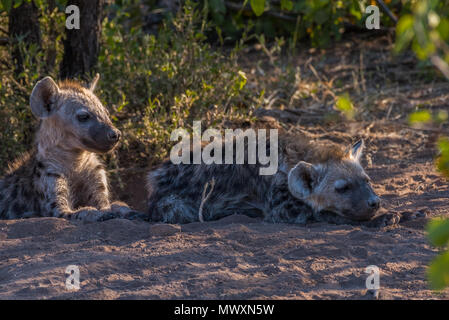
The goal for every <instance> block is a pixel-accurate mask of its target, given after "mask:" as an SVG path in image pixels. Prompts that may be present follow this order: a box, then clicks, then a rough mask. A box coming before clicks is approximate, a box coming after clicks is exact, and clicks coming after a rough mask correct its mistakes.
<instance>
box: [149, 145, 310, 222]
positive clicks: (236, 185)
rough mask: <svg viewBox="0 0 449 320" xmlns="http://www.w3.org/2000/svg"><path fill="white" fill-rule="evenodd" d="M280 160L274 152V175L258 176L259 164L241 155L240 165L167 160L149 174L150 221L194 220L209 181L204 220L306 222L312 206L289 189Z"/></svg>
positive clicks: (281, 159)
mask: <svg viewBox="0 0 449 320" xmlns="http://www.w3.org/2000/svg"><path fill="white" fill-rule="evenodd" d="M224 152H225V151H224V148H223V155H224ZM268 153H269V143H267V154H268ZM190 158H191V159H192V158H193V155H192V154H191V156H190ZM284 158H285V157H284V155H283V154H282V152H279V170H278V172H277V173H276V174H274V175H260V174H259V169H260V168H261V165H260V164H259V162H258V161H257V162H256V164H247V157H246V156H245V163H244V164H219V165H217V164H210V165H206V164H204V163H202V164H179V165H176V164H173V163H171V162H170V161H166V162H164V163H163V164H162V166H161V167H160V168H158V169H156V170H154V171H152V172H150V173H149V175H148V181H147V189H148V190H149V199H148V205H149V214H150V219H151V220H152V221H161V222H167V223H189V222H194V221H198V220H199V208H200V205H201V202H202V200H203V191H204V188H205V186H206V184H207V183H209V187H208V189H207V190H206V194H207V193H208V192H209V190H210V189H211V187H210V184H211V182H212V181H213V180H214V187H213V190H212V192H211V194H210V197H209V198H208V199H207V201H205V202H204V205H203V211H202V216H203V218H204V220H205V221H208V220H216V219H220V218H223V217H225V216H229V215H232V214H244V215H247V216H251V217H264V218H265V220H267V221H270V222H291V223H305V222H306V221H307V220H308V218H309V217H310V216H311V215H312V209H311V208H310V207H309V206H308V205H306V204H305V203H304V202H302V201H300V200H298V199H296V198H294V197H293V196H292V195H291V194H290V192H289V191H288V186H287V173H286V172H285V166H286V165H285V160H284ZM234 160H235V157H234ZM234 163H235V162H234ZM300 213H301V214H300Z"/></svg>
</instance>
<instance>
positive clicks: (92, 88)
mask: <svg viewBox="0 0 449 320" xmlns="http://www.w3.org/2000/svg"><path fill="white" fill-rule="evenodd" d="M98 80H100V74H99V73H97V74H96V75H95V78H94V79H93V80H92V82H91V83H90V85H89V90H90V91H92V92H94V91H95V88H96V87H97V83H98Z"/></svg>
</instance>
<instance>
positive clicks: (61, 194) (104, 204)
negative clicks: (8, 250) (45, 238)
mask: <svg viewBox="0 0 449 320" xmlns="http://www.w3.org/2000/svg"><path fill="white" fill-rule="evenodd" d="M97 81H98V75H97V76H96V78H95V79H94V81H93V82H92V84H91V85H90V86H89V88H84V87H83V86H81V85H80V84H78V83H77V82H72V81H64V82H61V83H59V85H57V84H56V83H55V82H54V81H53V80H52V79H51V78H50V77H46V78H44V79H42V80H40V81H39V82H38V83H37V84H36V86H35V87H34V89H33V91H32V93H31V97H30V107H31V111H32V113H33V114H34V115H35V116H36V117H37V118H39V119H40V126H39V130H38V132H37V136H36V146H35V148H34V149H33V150H32V151H31V152H29V153H27V154H26V155H24V156H22V157H21V158H19V159H17V160H16V161H15V162H14V163H13V164H12V165H10V168H9V171H8V172H7V174H6V176H5V177H4V178H3V179H1V180H0V218H1V219H15V218H27V217H42V216H50V217H65V218H71V219H82V220H87V221H99V220H105V219H109V218H112V217H115V216H120V215H121V214H122V215H125V214H127V213H130V212H131V211H130V209H129V208H128V207H126V205H124V204H122V203H114V204H113V205H112V206H111V204H110V202H109V190H108V181H107V177H106V173H105V170H104V168H103V165H102V164H101V162H100V161H99V160H98V158H97V155H96V154H97V153H105V152H108V151H110V150H112V149H113V148H114V147H115V146H116V145H117V143H118V141H119V139H120V131H119V130H117V129H116V128H115V127H114V126H113V125H112V123H111V121H110V119H109V113H108V111H107V109H106V108H105V107H104V106H103V105H102V104H101V102H100V100H99V99H98V98H97V97H96V96H95V94H94V93H93V91H94V89H95V86H96V83H97Z"/></svg>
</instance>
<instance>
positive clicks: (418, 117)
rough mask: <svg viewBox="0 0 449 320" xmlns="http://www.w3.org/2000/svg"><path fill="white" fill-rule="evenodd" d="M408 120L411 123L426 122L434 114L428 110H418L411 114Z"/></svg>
mask: <svg viewBox="0 0 449 320" xmlns="http://www.w3.org/2000/svg"><path fill="white" fill-rule="evenodd" d="M408 120H409V122H410V123H422V122H424V123H426V122H430V121H431V120H432V115H431V114H430V112H429V111H426V110H422V111H416V112H413V113H412V114H411V115H410V116H409V119H408Z"/></svg>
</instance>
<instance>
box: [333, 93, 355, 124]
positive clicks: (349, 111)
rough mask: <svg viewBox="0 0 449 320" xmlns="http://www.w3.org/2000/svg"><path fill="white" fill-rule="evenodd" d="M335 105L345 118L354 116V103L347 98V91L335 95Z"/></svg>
mask: <svg viewBox="0 0 449 320" xmlns="http://www.w3.org/2000/svg"><path fill="white" fill-rule="evenodd" d="M335 106H336V107H337V109H338V110H340V111H342V112H343V113H344V114H345V115H346V117H347V118H353V117H354V105H353V104H352V101H351V98H349V95H348V94H347V93H345V94H344V95H341V96H338V97H337V102H336V103H335Z"/></svg>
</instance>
